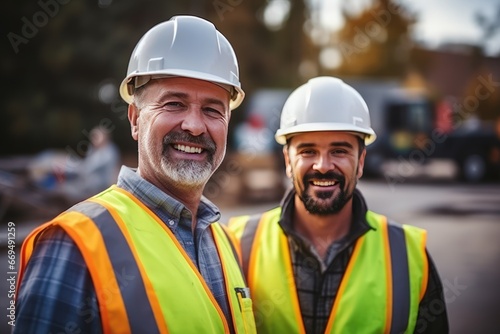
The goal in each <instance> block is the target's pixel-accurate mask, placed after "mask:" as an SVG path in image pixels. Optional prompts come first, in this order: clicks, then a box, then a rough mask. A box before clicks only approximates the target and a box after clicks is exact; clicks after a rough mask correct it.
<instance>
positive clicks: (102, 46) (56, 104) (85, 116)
mask: <svg viewBox="0 0 500 334" xmlns="http://www.w3.org/2000/svg"><path fill="white" fill-rule="evenodd" d="M272 1H276V0H271V1H268V0H255V1H243V0H214V1H201V0H187V1H186V0H176V1H161V0H144V1H140V2H139V1H113V0H97V1H94V2H87V1H83V0H74V1H71V2H70V1H66V2H62V1H57V0H42V1H19V2H13V3H11V4H10V5H9V10H8V11H2V12H1V13H0V21H1V25H2V31H3V32H4V36H6V38H5V39H4V46H3V47H2V48H1V49H0V73H1V75H2V79H3V81H4V85H3V86H4V88H3V89H2V101H1V106H0V112H1V113H2V116H3V117H2V118H3V121H2V122H1V123H0V140H1V142H2V143H6V142H9V143H11V144H9V145H1V148H0V155H10V154H31V153H36V152H39V151H41V150H43V149H46V148H63V149H64V148H65V147H67V146H70V147H72V148H74V147H76V146H77V145H78V143H79V142H81V141H82V140H86V133H88V131H89V130H90V129H91V128H92V127H94V126H95V125H97V124H98V123H99V122H102V121H103V120H108V119H109V120H111V123H112V126H114V128H113V131H114V133H113V138H114V140H115V141H116V142H117V144H118V145H119V146H120V148H121V149H124V150H134V151H135V143H134V142H133V140H132V139H131V138H130V135H129V126H128V122H127V118H126V105H125V103H124V102H122V101H121V99H120V97H119V96H118V91H117V89H118V86H119V84H120V81H121V79H122V78H123V77H124V75H125V73H126V69H127V65H128V60H129V57H130V53H131V52H132V49H133V48H134V46H135V44H136V43H137V41H138V39H139V38H140V37H141V36H142V35H143V34H144V32H146V31H147V30H148V29H149V28H150V27H151V26H152V25H154V24H156V23H159V22H161V21H164V20H166V19H168V18H170V17H171V16H173V15H178V14H192V15H198V16H201V17H204V18H207V19H209V20H211V21H212V22H213V23H214V24H215V25H216V26H217V28H218V29H219V30H220V31H221V32H222V33H223V34H224V35H226V37H227V38H228V39H229V40H230V41H231V43H232V44H233V46H234V48H235V51H236V53H237V55H238V58H239V62H240V68H241V81H242V83H243V88H244V89H245V91H246V92H247V93H248V94H251V93H252V91H253V90H255V89H256V88H257V87H277V86H289V87H290V86H294V85H296V84H298V83H299V82H300V78H299V76H298V71H297V68H298V66H299V65H300V62H301V61H302V59H303V58H304V57H305V56H306V55H309V54H311V53H313V52H314V50H313V49H312V48H311V47H310V46H311V44H310V43H309V42H308V38H307V36H306V35H305V33H304V30H303V26H304V22H305V21H306V18H307V15H308V12H307V7H306V5H305V2H306V1H307V0H280V1H285V2H286V1H288V3H289V13H288V16H287V17H286V19H285V20H284V22H283V24H282V26H281V27H280V29H276V30H272V29H270V28H269V27H268V26H267V25H266V23H265V22H264V20H263V12H264V11H265V9H266V7H267V6H268V5H269V4H270V3H271V2H272ZM242 107H243V106H242ZM234 116H236V117H235V118H236V121H237V120H238V118H239V117H241V113H240V114H238V113H235V115H234Z"/></svg>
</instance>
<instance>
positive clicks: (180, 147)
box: [174, 144, 202, 153]
mask: <svg viewBox="0 0 500 334" xmlns="http://www.w3.org/2000/svg"><path fill="white" fill-rule="evenodd" d="M174 148H175V149H176V150H178V151H182V152H186V153H201V151H202V150H201V148H200V147H192V146H186V145H177V144H176V145H174Z"/></svg>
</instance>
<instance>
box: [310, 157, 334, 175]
mask: <svg viewBox="0 0 500 334" xmlns="http://www.w3.org/2000/svg"><path fill="white" fill-rule="evenodd" d="M313 169H314V170H315V171H318V172H320V173H321V174H325V173H326V172H328V171H332V170H334V169H335V163H334V162H333V159H332V157H330V156H329V155H328V154H327V153H324V154H319V155H318V157H317V159H316V161H315V162H314V164H313Z"/></svg>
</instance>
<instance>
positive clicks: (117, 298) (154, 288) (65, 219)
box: [23, 186, 255, 333]
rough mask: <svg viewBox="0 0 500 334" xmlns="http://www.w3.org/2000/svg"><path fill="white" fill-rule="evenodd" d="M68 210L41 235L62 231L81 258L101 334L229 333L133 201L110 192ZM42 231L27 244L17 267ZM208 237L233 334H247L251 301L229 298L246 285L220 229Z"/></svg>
mask: <svg viewBox="0 0 500 334" xmlns="http://www.w3.org/2000/svg"><path fill="white" fill-rule="evenodd" d="M71 210H72V211H69V212H65V213H63V214H61V215H60V216H59V217H57V218H56V219H55V220H53V221H52V222H50V223H49V224H46V225H45V226H44V227H47V226H49V225H58V226H61V227H62V228H63V229H64V230H65V231H66V232H67V233H68V234H69V236H70V237H71V238H72V239H73V240H74V241H75V243H76V244H77V246H78V247H79V249H80V250H81V252H82V254H83V257H84V259H85V262H86V264H87V266H88V268H89V272H90V274H91V277H92V280H93V282H94V287H95V289H96V294H97V297H98V303H99V309H100V313H101V319H102V324H103V330H104V332H105V333H111V332H112V333H134V332H135V333H158V332H161V333H167V332H168V331H170V332H173V333H177V332H183V333H189V332H193V333H195V332H196V333H197V332H207V331H208V332H211V333H212V332H213V333H227V332H229V328H228V325H227V321H226V320H225V317H224V315H223V312H222V311H221V309H220V307H219V305H218V303H217V302H216V300H215V298H214V297H213V295H212V293H211V292H210V290H209V288H208V286H207V285H206V283H205V281H204V280H203V278H202V277H201V274H200V273H199V272H198V270H197V269H196V267H195V266H194V264H193V263H192V261H191V260H190V259H189V256H188V255H187V254H186V253H185V251H184V250H183V249H182V247H181V246H180V244H179V243H178V241H177V240H176V239H175V237H174V236H173V235H172V232H171V231H170V230H169V229H168V228H167V227H166V226H165V225H164V223H163V222H161V221H160V220H159V218H158V217H156V216H155V215H154V214H153V213H152V212H151V211H150V210H149V209H148V208H147V207H145V206H144V205H143V204H142V203H141V202H140V201H138V200H137V199H136V198H135V197H133V196H132V195H131V194H129V193H128V192H126V191H124V190H123V189H120V188H118V187H115V186H113V187H111V188H110V189H108V190H106V191H104V192H103V193H101V194H99V195H97V196H95V197H93V198H91V199H90V200H89V201H87V202H84V203H81V204H79V205H77V206H75V207H73V208H72V209H71ZM41 231H42V229H40V230H37V231H36V233H35V234H33V235H30V236H29V237H28V238H27V242H26V251H25V252H23V257H24V260H23V263H24V264H25V263H27V261H28V259H29V256H30V255H31V252H32V250H33V247H34V243H35V242H36V237H37V235H38V234H39V233H40V232H41ZM211 231H212V233H213V235H214V240H215V243H216V246H217V249H218V252H219V256H220V258H221V264H222V270H223V273H224V278H225V284H226V293H227V295H228V299H229V305H230V309H231V313H232V315H233V323H234V325H235V330H236V333H254V332H255V325H254V322H253V314H252V304H251V300H250V299H249V298H243V297H244V296H242V295H241V293H240V294H238V293H237V291H236V290H235V289H236V288H243V287H245V284H244V281H243V277H242V275H241V272H240V269H239V266H238V263H237V261H236V259H235V258H234V256H233V252H232V249H231V246H230V244H229V242H228V239H227V237H226V235H225V233H224V231H223V230H222V228H221V227H220V225H219V224H217V223H215V224H212V225H211ZM108 245H109V247H107V246H108ZM23 249H24V245H23ZM165 282H168V284H165ZM167 327H168V331H167Z"/></svg>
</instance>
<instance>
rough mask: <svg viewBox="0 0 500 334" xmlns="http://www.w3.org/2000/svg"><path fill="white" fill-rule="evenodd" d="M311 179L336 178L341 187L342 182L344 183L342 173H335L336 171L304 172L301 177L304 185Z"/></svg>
mask: <svg viewBox="0 0 500 334" xmlns="http://www.w3.org/2000/svg"><path fill="white" fill-rule="evenodd" d="M312 179H315V180H336V181H337V182H338V183H339V184H340V186H341V188H343V187H344V184H345V177H344V175H342V174H340V173H337V172H334V171H328V172H326V173H324V174H323V173H320V172H314V173H309V174H306V175H304V178H303V181H304V184H305V185H307V184H309V181H311V180H312Z"/></svg>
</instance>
